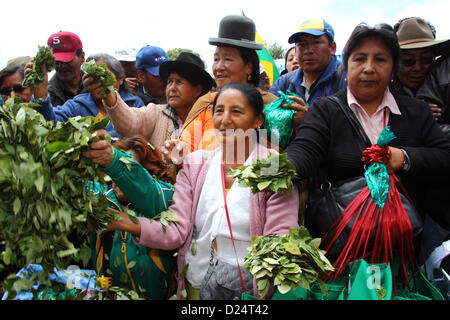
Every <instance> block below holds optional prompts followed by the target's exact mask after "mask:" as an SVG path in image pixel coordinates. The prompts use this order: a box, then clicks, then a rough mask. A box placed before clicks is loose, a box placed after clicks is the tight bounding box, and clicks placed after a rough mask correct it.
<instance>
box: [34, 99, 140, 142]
mask: <svg viewBox="0 0 450 320" xmlns="http://www.w3.org/2000/svg"><path fill="white" fill-rule="evenodd" d="M119 94H120V97H121V98H122V100H123V101H125V103H126V104H127V105H129V106H130V107H136V108H140V107H143V106H144V102H142V100H141V98H139V97H137V96H135V95H133V94H131V93H128V92H120V93H119ZM36 110H37V111H39V112H40V113H41V114H42V115H43V116H44V118H45V119H46V120H48V121H52V120H53V121H55V125H56V122H58V121H61V122H64V121H67V120H68V119H69V118H72V117H76V116H82V117H87V116H94V117H95V116H97V114H98V109H97V106H96V104H95V102H94V99H92V96H91V95H90V94H89V93H82V94H79V95H77V96H75V97H74V98H73V99H69V100H67V101H66V102H65V103H64V104H63V105H62V106H58V107H56V108H54V107H53V106H52V103H51V101H50V99H49V98H47V99H46V100H44V101H43V102H42V103H41V107H40V108H36ZM106 131H107V132H108V133H109V134H110V135H111V137H113V138H121V136H120V135H119V134H118V133H117V132H116V130H115V129H114V127H113V125H112V122H111V123H110V124H109V125H108V126H107V127H106Z"/></svg>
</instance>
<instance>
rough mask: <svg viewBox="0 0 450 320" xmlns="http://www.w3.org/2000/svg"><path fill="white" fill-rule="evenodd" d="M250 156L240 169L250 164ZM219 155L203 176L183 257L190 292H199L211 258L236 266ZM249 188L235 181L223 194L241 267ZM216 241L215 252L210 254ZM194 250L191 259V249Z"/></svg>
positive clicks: (247, 230) (247, 227) (247, 236)
mask: <svg viewBox="0 0 450 320" xmlns="http://www.w3.org/2000/svg"><path fill="white" fill-rule="evenodd" d="M251 159H252V154H251V155H250V156H249V157H248V159H247V160H246V161H245V163H244V165H249V164H251V163H252V161H251ZM221 163H222V151H219V152H217V153H216V155H215V156H214V159H213V160H212V162H211V166H210V168H209V170H208V173H207V174H206V178H205V182H204V184H203V188H202V192H201V194H200V198H199V201H198V207H197V211H196V215H195V224H194V232H193V235H192V243H191V249H190V250H189V251H188V253H187V254H186V263H189V267H188V269H187V271H186V279H187V280H188V281H189V283H190V284H191V285H192V286H193V287H194V288H200V286H201V283H202V280H203V278H204V277H205V275H206V271H207V270H208V267H209V261H210V259H211V254H212V253H213V254H214V255H215V257H216V258H218V259H220V260H223V261H225V262H227V263H229V264H232V265H237V262H236V255H235V253H234V248H233V243H232V241H231V236H230V230H229V227H228V222H227V216H226V212H225V206H224V200H223V189H222V173H221ZM250 192H251V190H250V188H241V187H239V185H238V180H237V179H236V180H235V181H234V183H233V185H232V186H231V188H230V190H229V191H228V194H227V205H228V213H229V215H230V221H231V228H232V231H233V238H234V244H235V246H236V252H237V257H238V260H239V264H240V265H242V264H243V263H244V257H245V256H246V255H247V253H248V252H247V248H248V247H250V243H251V235H250ZM214 239H216V244H217V252H215V251H214V250H211V248H212V246H213V240H214ZM193 246H196V250H195V251H196V252H195V255H194V254H193V253H192V251H193V250H192V247H193Z"/></svg>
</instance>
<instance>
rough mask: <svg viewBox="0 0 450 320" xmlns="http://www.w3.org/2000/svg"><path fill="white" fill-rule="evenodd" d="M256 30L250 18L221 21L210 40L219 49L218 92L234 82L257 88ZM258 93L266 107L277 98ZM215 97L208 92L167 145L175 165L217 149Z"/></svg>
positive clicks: (215, 65) (216, 66)
mask: <svg viewBox="0 0 450 320" xmlns="http://www.w3.org/2000/svg"><path fill="white" fill-rule="evenodd" d="M255 30H256V28H255V24H254V22H253V20H251V19H250V18H248V17H245V16H240V15H230V16H225V17H224V18H222V20H221V21H220V25H219V34H218V37H217V38H209V40H208V41H209V44H211V45H215V46H216V51H215V52H214V62H213V65H212V72H213V75H214V78H215V80H216V84H217V89H218V90H220V89H221V88H222V87H223V86H225V85H226V84H228V83H232V82H241V83H250V84H253V85H254V86H255V87H258V84H259V58H258V55H257V53H256V50H261V49H262V48H263V47H264V45H263V44H261V43H256V42H255V33H256V31H255ZM258 90H259V91H260V93H261V95H262V97H263V101H264V105H267V104H268V103H270V102H272V101H273V100H275V99H276V98H277V97H276V96H275V95H273V94H271V93H268V92H265V91H263V90H260V89H258ZM216 94H217V92H208V93H207V94H205V95H203V96H202V97H200V98H199V99H198V100H197V102H196V103H195V104H194V106H193V107H192V109H191V111H190V113H189V115H188V117H187V119H186V121H185V122H184V124H183V129H182V133H181V136H180V139H179V140H170V141H167V142H166V144H165V150H164V149H163V151H164V152H165V153H166V155H168V156H169V158H171V159H172V161H174V162H175V163H180V162H181V159H182V156H184V155H185V154H186V153H188V152H193V151H195V150H199V149H208V150H212V149H215V148H216V147H218V143H217V141H216V137H215V133H214V129H213V124H212V113H211V106H212V103H213V101H214V98H215V96H216ZM199 124H200V125H199ZM194 128H195V130H194ZM200 128H201V130H200ZM180 141H181V142H182V143H181V144H180V143H179V142H180ZM175 146H177V149H178V150H177V151H178V152H179V151H181V155H180V153H175V152H172V150H174V147H175Z"/></svg>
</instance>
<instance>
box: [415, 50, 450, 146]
mask: <svg viewBox="0 0 450 320" xmlns="http://www.w3.org/2000/svg"><path fill="white" fill-rule="evenodd" d="M417 98H419V99H424V100H425V101H428V102H431V103H435V104H437V105H438V106H439V107H440V108H441V109H442V117H441V118H440V119H439V120H438V122H439V124H440V126H441V129H442V131H444V134H445V135H446V137H447V138H448V139H450V56H449V55H447V56H445V57H441V58H439V59H438V60H437V61H436V62H435V63H434V64H433V66H432V67H431V68H430V71H429V72H428V75H427V77H426V78H425V81H424V83H423V85H422V87H421V88H420V89H419V91H418V92H417Z"/></svg>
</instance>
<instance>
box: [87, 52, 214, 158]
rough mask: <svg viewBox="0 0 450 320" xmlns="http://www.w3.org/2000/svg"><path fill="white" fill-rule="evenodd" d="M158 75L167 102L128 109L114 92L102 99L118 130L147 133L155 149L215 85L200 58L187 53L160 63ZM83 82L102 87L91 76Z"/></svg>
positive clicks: (175, 130)
mask: <svg viewBox="0 0 450 320" xmlns="http://www.w3.org/2000/svg"><path fill="white" fill-rule="evenodd" d="M160 75H161V77H162V79H163V80H164V81H166V82H167V86H166V96H167V104H154V103H149V104H148V105H147V106H146V107H143V108H128V107H127V105H126V104H125V103H124V102H123V100H122V99H121V98H120V96H119V95H118V94H117V93H115V92H112V93H110V94H109V95H108V96H107V97H106V98H105V99H104V100H103V103H104V104H105V106H106V110H107V112H108V115H109V117H110V119H111V121H112V123H113V125H114V127H115V128H116V131H117V132H119V133H120V134H121V135H122V136H124V137H125V136H131V135H143V136H146V137H147V138H148V139H149V140H150V141H152V143H153V144H154V145H155V146H156V147H157V148H158V149H160V148H161V147H162V145H163V143H164V141H165V140H167V139H169V138H173V136H175V137H178V132H179V130H180V129H181V126H182V125H183V123H184V122H185V120H186V117H187V115H188V113H189V111H190V110H191V108H192V106H193V105H194V102H195V101H196V100H197V99H198V97H200V96H201V95H203V94H205V93H206V92H208V91H209V90H210V89H211V87H212V86H213V85H214V79H213V78H212V77H211V76H210V75H209V74H208V73H207V72H206V71H205V66H204V63H203V61H202V60H201V59H200V58H199V57H197V56H196V55H194V54H191V53H188V52H181V53H180V55H179V56H178V58H177V59H176V61H166V62H164V63H162V64H161V65H160ZM85 85H86V86H87V87H91V89H92V90H100V86H101V85H100V83H92V78H87V79H86V80H85Z"/></svg>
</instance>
